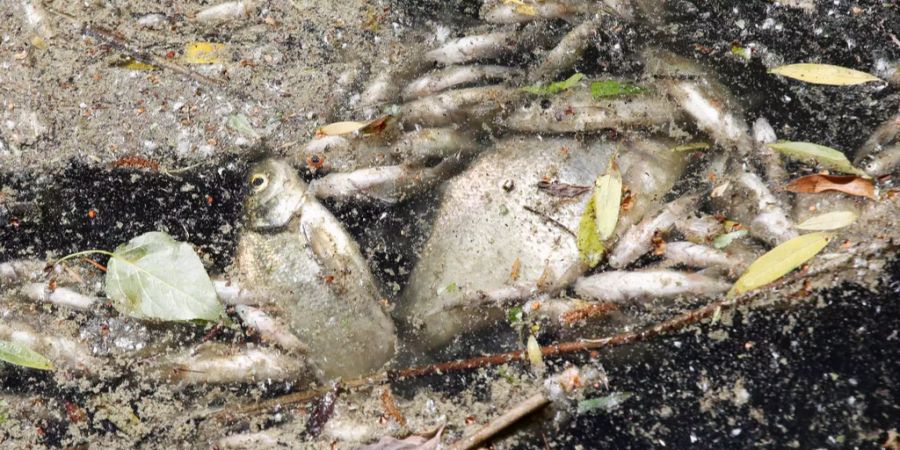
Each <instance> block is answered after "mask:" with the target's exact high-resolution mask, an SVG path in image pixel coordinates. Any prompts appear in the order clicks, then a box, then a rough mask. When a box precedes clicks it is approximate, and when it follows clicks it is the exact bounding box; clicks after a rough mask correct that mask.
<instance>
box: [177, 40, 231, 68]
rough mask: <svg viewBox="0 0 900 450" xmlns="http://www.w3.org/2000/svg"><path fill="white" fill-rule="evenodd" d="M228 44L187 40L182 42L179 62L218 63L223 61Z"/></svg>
mask: <svg viewBox="0 0 900 450" xmlns="http://www.w3.org/2000/svg"><path fill="white" fill-rule="evenodd" d="M227 50H228V46H227V45H225V44H218V43H215V42H188V43H187V44H184V55H182V57H181V62H183V63H185V64H218V63H221V62H224V61H225V57H226V56H227V55H226V52H227Z"/></svg>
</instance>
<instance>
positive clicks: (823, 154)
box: [769, 142, 868, 177]
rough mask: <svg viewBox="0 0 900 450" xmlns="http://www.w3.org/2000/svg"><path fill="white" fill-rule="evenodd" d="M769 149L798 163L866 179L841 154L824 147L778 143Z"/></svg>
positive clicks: (799, 143)
mask: <svg viewBox="0 0 900 450" xmlns="http://www.w3.org/2000/svg"><path fill="white" fill-rule="evenodd" d="M769 147H770V148H771V149H773V150H777V151H779V152H781V153H782V154H783V155H785V156H787V157H789V158H793V159H796V160H798V161H803V162H806V163H810V162H812V163H817V164H819V165H821V166H822V167H826V168H829V169H833V170H837V171H840V172H846V173H852V174H856V175H860V176H862V177H868V175H866V173H865V172H863V171H862V170H860V169H857V168H856V167H853V164H850V161H848V160H847V157H846V156H844V154H843V153H841V152H840V151H838V150H835V149H833V148H830V147H825V146H824V145H819V144H813V143H811V142H778V143H775V144H769Z"/></svg>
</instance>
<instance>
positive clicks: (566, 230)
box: [523, 205, 578, 237]
mask: <svg viewBox="0 0 900 450" xmlns="http://www.w3.org/2000/svg"><path fill="white" fill-rule="evenodd" d="M523 208H525V211H528V212H530V213H532V214H536V215H537V216H538V217H540V218H541V219H544V220H546V221H547V222H550V223H552V224H553V225H556V226H557V227H559V229H561V230H563V231H565V232H566V233H569V234H571V235H572V237H578V236H576V235H575V233H574V232H572V230H570V229H569V227H567V226H565V225H563V224H562V223H561V222H560V221H558V220H556V219H554V218H552V217H550V216H548V215H546V214H544V213H542V212H540V211H538V210H536V209H534V208H532V207H530V206H528V205H525V206H523Z"/></svg>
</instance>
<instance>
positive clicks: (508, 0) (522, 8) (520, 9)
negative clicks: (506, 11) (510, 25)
mask: <svg viewBox="0 0 900 450" xmlns="http://www.w3.org/2000/svg"><path fill="white" fill-rule="evenodd" d="M503 4H504V5H515V7H514V8H513V10H514V11H515V12H516V13H517V14H521V15H523V16H535V15H537V9H536V8H535V7H534V6H532V5H529V4H526V3H525V2H523V1H522V0H503Z"/></svg>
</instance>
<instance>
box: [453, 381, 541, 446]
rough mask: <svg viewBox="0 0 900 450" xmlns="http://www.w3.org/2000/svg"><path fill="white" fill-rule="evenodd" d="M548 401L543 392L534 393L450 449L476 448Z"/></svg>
mask: <svg viewBox="0 0 900 450" xmlns="http://www.w3.org/2000/svg"><path fill="white" fill-rule="evenodd" d="M548 403H550V399H548V398H547V396H546V395H544V394H543V393H541V394H535V395H532V396H531V397H529V398H527V399H526V400H525V401H523V402H521V403H518V404H516V405H515V406H513V407H512V408H510V410H509V411H506V412H505V413H503V414H502V415H500V417H497V418H495V419H494V420H492V421H490V422H488V423H487V424H486V425H485V426H483V427H482V428H481V429H479V430H478V431H476V432H475V433H473V434H471V435H469V436H466V437H464V438H462V439H460V440H458V441H456V443H454V444H453V446H451V447H450V449H451V450H469V449H472V448H476V447H478V446H479V445H480V444H481V443H482V442H484V441H487V440H488V439H490V438H492V437H494V436H495V435H496V434H497V433H499V432H501V431H503V430H504V429H506V428H507V427H509V426H510V425H512V424H514V423H516V422H518V421H519V420H520V419H521V418H523V417H525V416H527V415H529V414H531V413H533V412H535V411H537V410H539V409H541V408H543V407H544V406H547V404H548Z"/></svg>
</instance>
